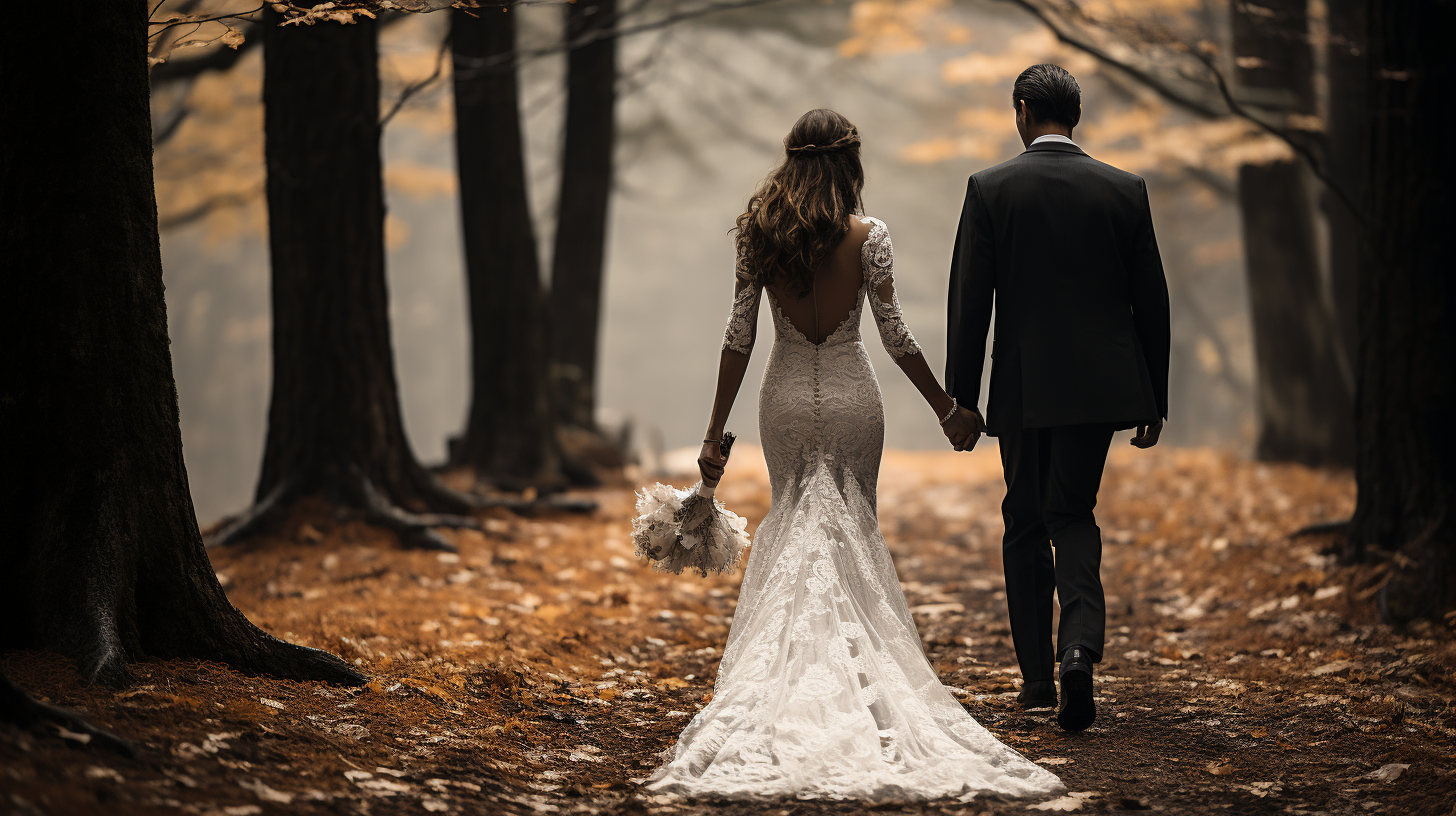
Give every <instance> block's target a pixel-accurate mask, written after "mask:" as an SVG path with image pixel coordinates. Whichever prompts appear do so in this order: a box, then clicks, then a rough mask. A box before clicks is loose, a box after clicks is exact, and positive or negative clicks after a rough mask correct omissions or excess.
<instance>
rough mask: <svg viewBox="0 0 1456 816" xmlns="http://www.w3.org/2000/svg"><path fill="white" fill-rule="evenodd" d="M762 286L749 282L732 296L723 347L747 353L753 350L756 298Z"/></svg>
mask: <svg viewBox="0 0 1456 816" xmlns="http://www.w3.org/2000/svg"><path fill="white" fill-rule="evenodd" d="M762 292H763V287H761V286H754V285H753V284H749V285H747V286H744V287H743V288H742V289H739V290H738V294H736V295H734V296H733V310H732V311H731V312H729V313H728V328H727V329H725V330H724V332H723V348H724V349H727V350H728V351H736V352H738V353H739V354H747V353H749V352H750V351H752V350H753V329H754V325H753V324H754V323H756V322H758V298H759V295H760V294H761V293H762Z"/></svg>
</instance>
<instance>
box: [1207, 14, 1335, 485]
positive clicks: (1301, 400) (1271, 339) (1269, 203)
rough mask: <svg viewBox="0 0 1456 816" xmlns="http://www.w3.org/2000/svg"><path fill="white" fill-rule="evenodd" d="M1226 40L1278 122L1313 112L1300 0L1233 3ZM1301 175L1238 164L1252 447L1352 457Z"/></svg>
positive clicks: (1318, 458) (1249, 90) (1239, 72)
mask: <svg viewBox="0 0 1456 816" xmlns="http://www.w3.org/2000/svg"><path fill="white" fill-rule="evenodd" d="M1233 39H1234V43H1233V44H1234V54H1235V56H1236V57H1237V69H1236V71H1235V76H1236V79H1237V89H1238V93H1239V95H1240V97H1241V98H1242V100H1243V101H1244V102H1246V103H1248V104H1251V105H1254V106H1257V107H1259V108H1262V109H1263V110H1264V111H1265V115H1266V116H1268V117H1271V118H1276V119H1277V118H1287V117H1288V116H1289V115H1290V114H1306V115H1308V114H1312V113H1313V112H1314V110H1315V98H1314V60H1313V53H1312V51H1311V48H1310V44H1309V17H1308V11H1307V3H1306V0H1268V2H1261V3H1260V4H1258V5H1257V6H1256V5H1254V4H1247V3H1240V2H1235V3H1234V4H1233ZM1306 175H1307V174H1306V171H1305V168H1304V167H1303V166H1301V165H1299V164H1297V163H1294V162H1273V163H1270V164H1266V165H1245V166H1243V167H1241V168H1240V169H1239V208H1240V210H1241V214H1242V216H1243V226H1244V257H1245V268H1246V269H1247V273H1248V278H1249V307H1250V312H1251V318H1252V323H1253V335H1254V361H1255V366H1256V369H1257V375H1256V389H1255V400H1256V410H1257V415H1258V432H1257V433H1258V438H1257V440H1256V441H1255V445H1254V450H1255V455H1256V456H1257V457H1258V458H1260V459H1264V460H1276V461H1297V462H1304V463H1306V464H1351V463H1353V461H1354V443H1353V437H1354V409H1353V402H1352V396H1351V386H1352V383H1351V377H1350V376H1349V375H1348V368H1349V366H1348V361H1347V360H1346V359H1345V357H1344V347H1343V346H1342V345H1341V335H1340V332H1339V328H1338V323H1337V321H1336V319H1335V316H1334V315H1333V314H1331V306H1330V303H1331V300H1330V298H1328V297H1327V296H1326V295H1325V286H1324V283H1323V281H1322V275H1321V272H1320V257H1319V247H1318V245H1317V243H1316V238H1315V221H1314V219H1315V210H1314V201H1315V199H1314V197H1313V196H1311V195H1310V189H1309V187H1308V184H1309V182H1308V180H1307V178H1306ZM1342 362H1343V363H1344V365H1342Z"/></svg>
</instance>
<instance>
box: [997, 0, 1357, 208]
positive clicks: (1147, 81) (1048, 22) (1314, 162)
mask: <svg viewBox="0 0 1456 816" xmlns="http://www.w3.org/2000/svg"><path fill="white" fill-rule="evenodd" d="M1006 2H1009V3H1012V4H1013V5H1016V6H1018V7H1020V8H1022V9H1024V10H1025V11H1026V12H1028V13H1029V14H1031V15H1032V16H1034V17H1036V18H1037V20H1039V21H1040V22H1041V23H1042V24H1043V25H1045V26H1046V27H1047V29H1048V30H1050V31H1051V32H1052V34H1053V35H1054V36H1056V38H1057V39H1058V40H1059V41H1061V42H1063V43H1065V44H1067V45H1070V46H1072V47H1073V48H1076V49H1078V50H1080V51H1082V52H1084V53H1086V54H1089V55H1091V56H1092V57H1095V58H1096V59H1097V60H1098V61H1099V62H1102V63H1105V64H1106V65H1109V66H1111V67H1113V68H1115V69H1117V70H1119V71H1122V72H1123V73H1126V74H1127V75H1129V76H1131V77H1132V78H1134V79H1136V80H1137V81H1138V82H1140V83H1142V84H1143V85H1145V86H1146V87H1148V88H1150V89H1152V90H1153V91H1155V92H1157V93H1158V94H1159V95H1160V96H1162V97H1163V98H1164V99H1167V100H1169V101H1170V102H1174V103H1176V104H1178V105H1181V106H1182V107H1184V108H1187V109H1188V110H1191V111H1193V112H1195V113H1198V114H1200V115H1202V116H1205V117H1208V118H1221V117H1224V116H1228V115H1233V116H1237V117H1239V118H1240V119H1244V120H1245V121H1248V122H1250V123H1252V124H1253V125H1254V126H1255V127H1257V128H1259V129H1260V130H1262V131H1264V132H1265V133H1267V134H1269V135H1270V136H1273V137H1275V138H1276V139H1279V140H1280V141H1282V142H1284V143H1285V144H1286V145H1288V146H1289V148H1290V149H1291V150H1293V151H1294V152H1295V153H1296V154H1298V155H1299V157H1300V158H1302V159H1304V161H1305V162H1306V163H1307V164H1308V165H1309V168H1310V171H1311V172H1313V173H1314V175H1315V178H1317V179H1319V180H1320V182H1321V183H1322V184H1324V185H1325V187H1327V188H1328V189H1329V190H1330V191H1331V192H1332V193H1334V194H1335V195H1336V196H1337V197H1338V198H1339V199H1340V201H1341V202H1342V203H1344V205H1345V206H1346V207H1348V208H1349V209H1350V212H1351V213H1353V214H1354V215H1355V217H1356V219H1358V220H1359V221H1360V222H1361V223H1362V224H1363V223H1364V219H1363V216H1362V215H1361V210H1360V209H1359V208H1358V207H1357V206H1356V205H1355V203H1354V199H1353V198H1351V196H1350V194H1349V193H1348V192H1346V191H1345V189H1344V188H1343V187H1342V186H1340V184H1338V183H1337V182H1336V181H1335V180H1334V179H1333V178H1331V177H1330V174H1329V173H1328V172H1327V171H1326V170H1325V168H1324V164H1323V162H1322V161H1321V160H1320V157H1319V156H1318V155H1317V154H1316V153H1315V152H1314V151H1313V150H1312V149H1310V147H1309V145H1308V144H1307V143H1306V142H1305V141H1304V140H1303V139H1300V138H1298V137H1296V136H1295V135H1294V134H1293V133H1291V132H1290V131H1288V130H1285V129H1283V128H1279V127H1275V126H1274V125H1272V124H1270V123H1269V122H1267V121H1265V120H1264V119H1263V118H1261V117H1259V116H1255V115H1254V113H1253V112H1252V111H1250V110H1249V109H1248V108H1247V107H1245V106H1244V105H1243V104H1242V103H1240V102H1239V101H1238V100H1237V99H1235V98H1234V95H1233V93H1232V92H1231V91H1230V90H1229V85H1228V80H1227V78H1226V77H1225V76H1224V74H1223V71H1222V70H1220V69H1219V67H1218V64H1217V63H1216V62H1215V61H1214V59H1213V57H1211V56H1210V55H1209V54H1208V53H1206V52H1205V51H1204V50H1203V49H1201V48H1197V47H1193V46H1189V45H1188V44H1186V43H1181V42H1180V43H1178V45H1179V50H1180V51H1181V52H1185V53H1188V54H1190V55H1192V56H1193V58H1194V59H1196V60H1197V61H1198V62H1199V63H1200V64H1201V65H1202V66H1203V67H1204V69H1205V70H1207V71H1208V73H1209V75H1210V76H1211V77H1212V79H1213V83H1214V86H1215V88H1216V89H1217V91H1218V94H1219V98H1220V100H1221V101H1222V102H1223V104H1224V105H1225V106H1226V107H1227V110H1226V111H1220V110H1218V109H1217V108H1214V107H1213V106H1211V105H1209V104H1207V103H1206V102H1203V101H1201V100H1198V99H1195V98H1193V97H1191V96H1189V95H1188V94H1186V93H1182V92H1180V91H1178V90H1177V89H1176V88H1174V87H1172V86H1171V85H1170V84H1168V82H1167V81H1166V78H1164V77H1160V76H1158V75H1156V74H1155V73H1153V72H1152V71H1148V70H1144V69H1143V68H1140V67H1138V66H1135V65H1132V64H1130V63H1129V62H1128V61H1126V60H1120V59H1118V58H1116V57H1114V56H1112V55H1111V54H1109V53H1108V52H1107V51H1106V50H1105V49H1103V48H1101V47H1099V46H1097V45H1096V44H1094V43H1091V42H1088V41H1086V40H1084V39H1081V38H1078V37H1074V36H1072V35H1071V34H1070V33H1068V32H1067V31H1065V30H1064V29H1063V27H1062V26H1061V25H1059V24H1058V23H1057V21H1056V20H1054V19H1053V16H1052V15H1051V14H1050V13H1049V12H1047V10H1046V9H1044V8H1043V7H1042V6H1041V5H1039V4H1037V3H1036V2H1034V0H1006ZM1071 5H1072V7H1073V8H1074V9H1076V10H1077V13H1078V14H1079V16H1081V17H1082V19H1083V20H1087V21H1088V22H1089V24H1093V25H1096V22H1095V21H1092V20H1091V19H1090V18H1088V17H1087V15H1085V14H1083V13H1081V9H1080V7H1078V6H1077V5H1076V3H1075V1H1074V0H1073V2H1072V4H1071Z"/></svg>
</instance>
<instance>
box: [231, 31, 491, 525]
mask: <svg viewBox="0 0 1456 816" xmlns="http://www.w3.org/2000/svg"><path fill="white" fill-rule="evenodd" d="M282 19H283V18H282V16H281V15H279V14H278V13H277V12H274V11H272V10H271V9H270V10H268V11H266V12H265V14H264V21H263V48H264V55H265V62H264V74H263V105H264V111H265V119H264V137H265V155H266V160H267V167H268V182H267V195H268V221H269V224H268V227H269V230H268V232H269V235H268V237H269V249H270V251H271V254H272V284H273V287H272V288H273V396H272V403H271V404H270V406H269V409H268V436H267V442H266V444H265V447H264V451H263V469H262V473H261V475H260V476H259V479H258V489H257V494H256V501H257V505H256V506H255V508H254V510H253V511H251V512H250V513H249V514H247V515H245V516H244V517H243V518H242V519H240V520H239V521H237V522H235V523H234V524H233V525H232V526H231V527H230V528H229V529H228V530H227V531H225V532H224V533H223V534H221V537H222V539H223V540H225V541H228V540H236V539H237V538H240V537H242V536H244V535H246V534H247V533H250V532H252V531H253V530H255V529H257V528H258V527H260V526H262V525H264V524H266V523H268V522H269V521H270V520H271V519H273V518H276V516H277V514H278V512H279V511H280V510H281V509H282V508H284V507H286V506H288V504H290V503H291V501H292V500H293V499H294V498H296V497H298V496H301V495H304V494H309V493H316V492H322V493H324V494H325V496H326V498H328V499H329V500H331V501H333V502H334V503H336V504H340V505H344V506H351V507H356V508H359V509H362V510H364V511H365V512H366V513H367V514H369V515H370V517H371V518H372V519H373V520H375V521H377V522H380V523H382V524H385V525H387V526H390V527H392V528H394V529H395V530H396V531H398V532H399V533H400V535H401V537H402V538H403V540H404V543H405V544H406V545H407V546H420V547H429V548H439V549H450V545H449V544H448V543H447V542H446V541H445V540H444V539H443V538H441V537H440V536H439V535H437V534H435V533H433V532H431V531H429V530H428V527H429V526H430V525H431V524H456V525H462V526H470V525H471V522H470V521H469V520H468V519H465V518H462V517H449V518H440V517H428V518H421V517H418V516H414V515H412V514H411V513H408V512H404V511H402V510H400V509H399V508H400V507H404V508H407V509H408V510H410V511H416V512H420V511H427V510H432V509H443V510H448V511H451V512H461V511H464V510H466V509H467V508H468V507H469V506H470V503H469V501H468V500H467V499H466V498H465V497H464V496H461V495H458V494H454V493H452V492H451V491H448V490H446V489H445V488H443V487H442V486H440V485H439V484H438V483H437V482H436V481H435V479H434V477H433V476H432V475H430V474H429V473H428V472H427V471H426V470H425V469H424V468H423V467H422V466H421V465H420V464H419V462H418V461H417V460H416V459H415V456H414V452H413V451H412V450H411V449H410V446H409V442H408V441H407V440H406V439H405V435H404V427H403V424H402V422H401V420H400V410H399V393H398V386H397V384H396V381H395V376H394V353H393V350H392V348H391V346H390V339H389V314H388V309H389V296H388V293H387V292H386V290H385V279H384V181H383V176H382V173H381V167H380V164H381V162H380V153H379V150H380V148H379V137H380V125H379V76H378V72H377V67H376V62H377V56H378V55H377V51H376V42H375V36H376V29H377V23H375V22H374V21H372V20H360V21H359V22H357V23H355V24H353V25H338V24H333V23H321V24H317V25H312V26H288V27H282V26H280V25H279V23H280V22H281V21H282Z"/></svg>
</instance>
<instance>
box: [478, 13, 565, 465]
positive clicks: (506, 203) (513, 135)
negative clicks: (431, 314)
mask: <svg viewBox="0 0 1456 816" xmlns="http://www.w3.org/2000/svg"><path fill="white" fill-rule="evenodd" d="M491 11H494V10H493V9H491V10H476V11H474V12H473V13H472V12H468V11H466V10H464V9H458V8H457V9H454V10H453V11H452V12H451V15H452V16H451V18H450V44H451V49H452V50H453V52H454V66H455V70H454V91H455V155H456V170H457V173H458V176H459V181H460V216H461V226H462V232H463V234H464V236H465V277H466V281H467V283H468V288H469V292H470V327H471V347H470V351H471V355H470V356H471V374H472V377H473V383H472V388H471V399H470V413H469V415H468V417H467V419H466V424H465V433H464V435H463V436H462V437H461V438H459V439H458V440H452V444H451V457H450V458H451V463H452V464H455V465H466V466H469V467H471V468H473V469H474V470H475V472H476V474H477V476H478V477H480V478H482V479H484V480H485V481H489V482H492V483H494V484H496V485H497V486H499V487H503V488H506V489H509V490H519V489H522V488H524V487H527V486H532V487H536V488H537V489H555V488H559V487H561V486H563V485H564V483H565V479H564V477H563V476H562V471H561V452H560V449H559V445H558V442H557V439H556V423H555V421H554V417H553V416H552V412H551V410H550V400H549V388H550V382H549V378H548V376H547V369H546V362H547V357H546V341H547V338H546V328H545V319H546V316H545V294H544V292H543V291H542V288H541V272H540V265H539V262H538V260H537V257H536V236H535V231H534V229H533V228H532V223H531V209H530V205H529V203H528V201H527V198H526V163H525V147H524V145H523V144H522V139H521V120H520V107H519V102H518V99H517V78H516V63H515V59H514V56H513V54H512V52H513V51H514V50H515V39H516V35H515V28H516V17H517V15H516V14H515V13H513V12H511V11H509V7H507V11H506V13H501V12H495V13H490V12H491ZM502 58H504V59H505V61H504V62H500V63H496V62H495V60H499V59H502Z"/></svg>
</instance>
